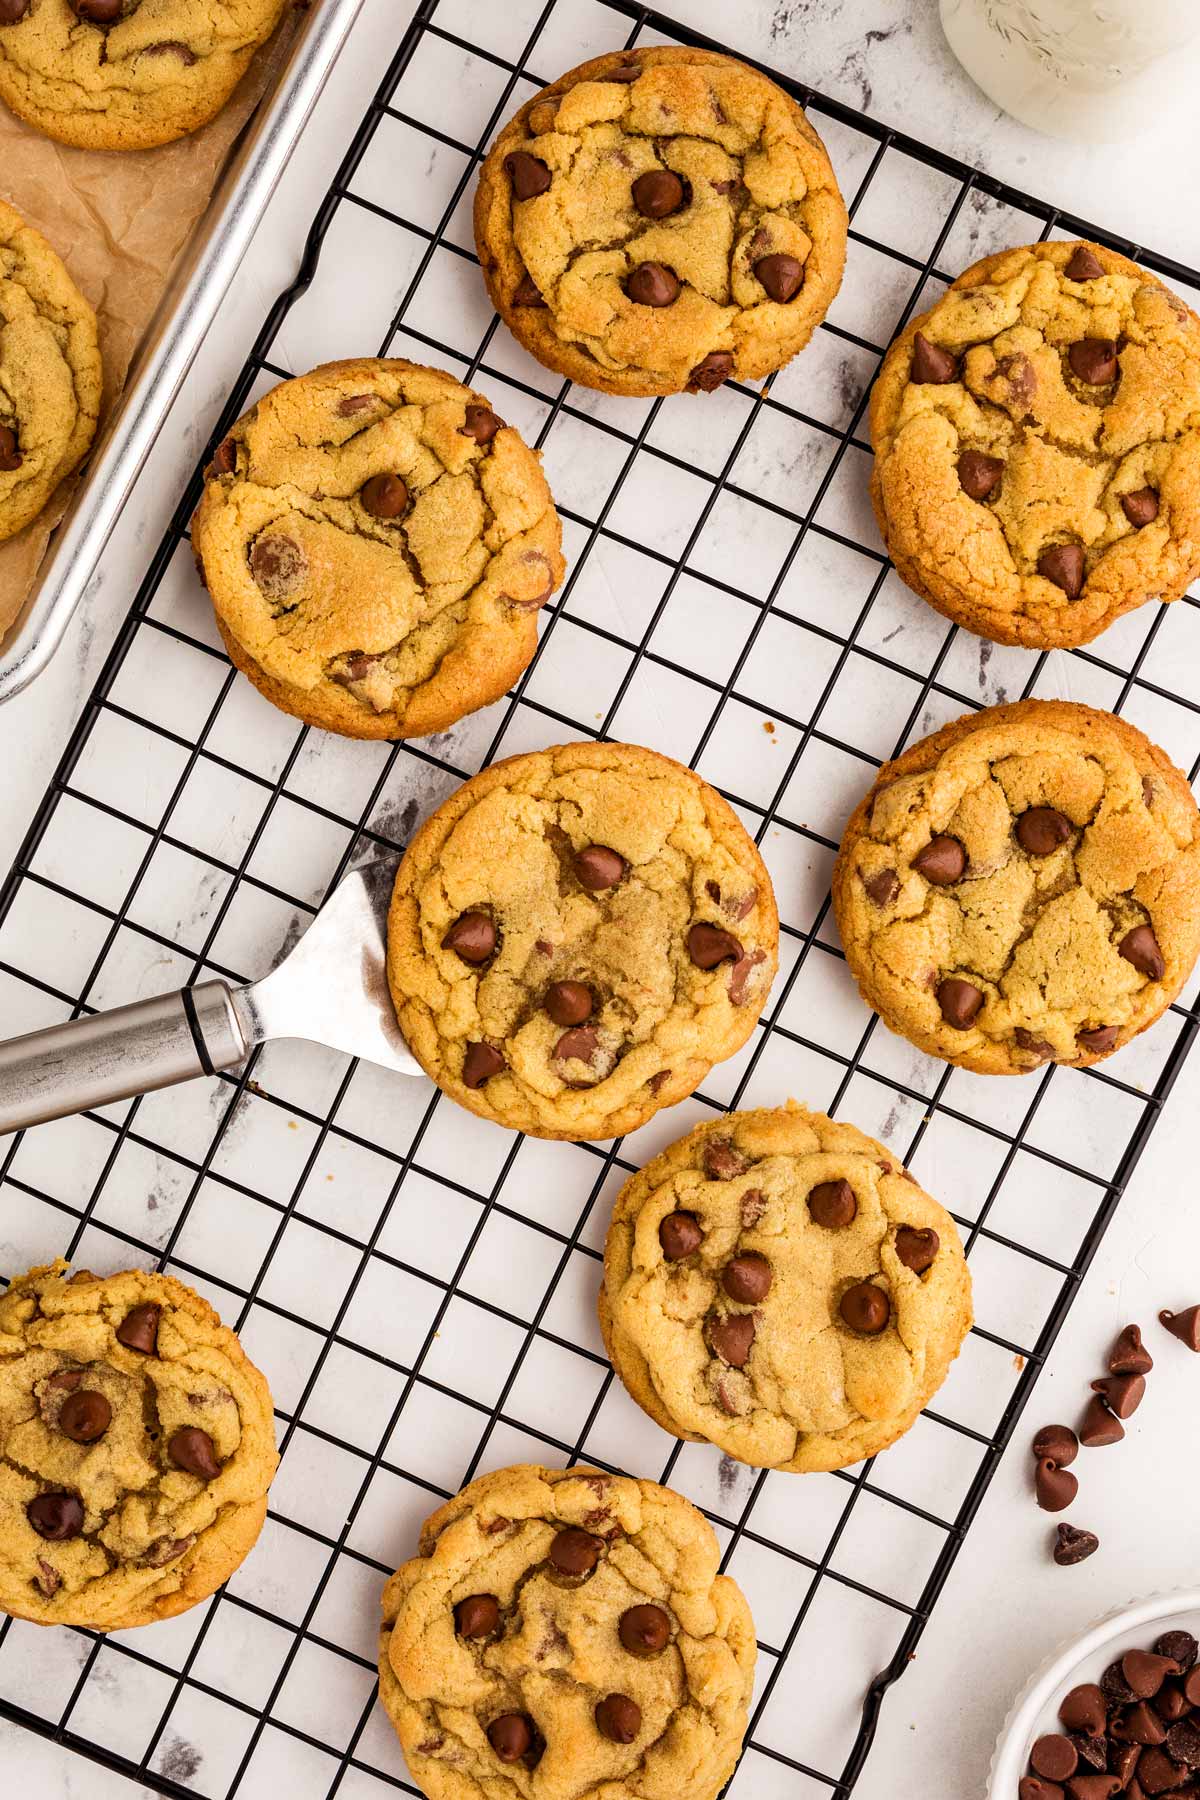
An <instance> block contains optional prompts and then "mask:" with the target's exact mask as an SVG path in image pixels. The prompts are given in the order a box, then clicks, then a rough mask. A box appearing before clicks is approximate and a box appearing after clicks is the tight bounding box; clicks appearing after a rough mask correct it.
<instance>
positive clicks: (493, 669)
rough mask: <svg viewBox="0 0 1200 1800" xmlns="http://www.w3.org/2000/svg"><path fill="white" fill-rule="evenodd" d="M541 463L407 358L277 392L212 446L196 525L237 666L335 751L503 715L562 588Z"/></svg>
mask: <svg viewBox="0 0 1200 1800" xmlns="http://www.w3.org/2000/svg"><path fill="white" fill-rule="evenodd" d="M561 543H562V527H561V526H560V524H559V520H558V514H557V513H556V512H555V510H554V502H553V500H552V499H551V498H550V490H549V488H548V487H547V486H546V478H545V476H544V475H543V474H542V465H541V459H540V457H539V456H538V455H536V454H535V452H534V451H532V450H530V449H529V447H528V446H527V445H526V444H525V442H524V440H523V439H522V438H521V437H520V436H519V434H518V433H517V432H516V431H514V430H513V428H512V427H511V426H509V425H506V424H505V423H504V421H503V420H502V419H501V418H500V417H499V416H498V414H496V413H494V412H493V411H492V409H491V407H490V406H489V405H488V403H487V401H486V400H485V399H484V397H483V395H482V394H478V393H476V392H475V391H474V390H473V389H472V388H467V387H463V386H462V384H461V383H460V382H458V381H456V380H455V379H454V377H453V376H452V375H447V374H445V373H444V372H443V371H442V370H441V369H426V368H422V367H421V365H420V364H418V363H410V362H403V361H401V360H399V359H392V360H388V361H384V360H373V359H369V358H364V359H362V360H360V361H356V362H338V363H326V364H325V365H324V366H323V367H322V368H319V369H314V370H313V371H312V373H311V374H308V375H301V376H299V377H298V378H297V379H295V380H293V381H285V382H283V383H282V384H281V385H280V386H279V387H277V388H274V389H272V391H271V392H270V393H269V394H266V395H264V397H263V398H262V399H261V400H260V401H259V402H258V403H257V405H256V406H254V407H252V408H251V410H250V411H249V412H248V413H246V414H245V415H244V417H243V418H241V419H239V420H238V422H237V424H236V425H235V426H234V428H233V430H232V432H231V433H230V435H229V436H228V437H227V438H225V439H224V441H223V442H222V443H221V444H219V445H218V447H217V451H216V455H215V456H214V458H213V461H212V464H211V466H210V467H209V470H208V475H207V481H206V485H205V489H204V494H203V497H202V499H201V501H200V505H199V506H198V507H197V509H196V516H195V519H194V520H193V523H192V546H193V549H194V551H195V554H196V563H197V567H198V568H199V570H200V574H201V579H202V580H203V581H204V582H205V584H206V586H207V587H208V590H209V592H210V594H211V596H212V602H213V606H214V608H215V609H216V614H217V624H218V625H219V626H220V629H221V636H222V637H223V638H224V640H225V644H226V648H227V649H228V651H229V654H230V656H231V657H232V658H233V661H234V662H235V663H236V665H237V667H238V668H239V669H241V670H242V672H243V674H246V675H249V677H250V679H251V681H253V683H254V685H255V687H257V688H258V689H259V691H260V692H261V693H263V694H265V695H266V697H267V699H268V700H270V701H272V702H273V703H274V704H275V705H276V706H278V707H280V708H282V710H283V711H284V712H287V713H292V714H294V715H295V717H296V718H298V719H303V720H304V721H305V722H306V723H307V724H309V725H318V726H320V727H322V728H323V729H324V730H326V731H338V732H341V733H343V735H345V736H346V737H358V738H410V737H422V736H424V735H425V734H426V733H427V732H431V731H442V730H444V729H445V728H446V726H448V725H452V724H453V723H454V721H455V720H456V719H461V718H462V716H463V714H464V713H469V712H473V711H475V709H476V708H477V707H480V706H486V705H488V704H489V703H490V702H491V701H493V700H497V699H499V697H500V696H501V694H503V693H504V692H505V691H506V689H508V688H509V687H510V686H511V685H512V683H513V682H514V681H515V680H516V679H517V677H518V676H519V675H520V674H521V672H522V670H523V669H524V668H525V667H526V665H527V664H528V662H529V659H530V657H531V656H532V655H533V652H534V650H535V649H536V647H537V615H538V612H539V610H540V608H541V607H542V606H544V604H545V603H546V601H547V600H548V599H549V598H550V596H551V594H552V593H553V592H554V590H555V588H556V587H557V586H558V585H559V583H560V582H561V580H562V577H563V570H564V567H565V565H564V563H563V558H562V550H561Z"/></svg>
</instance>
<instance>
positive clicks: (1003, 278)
mask: <svg viewBox="0 0 1200 1800" xmlns="http://www.w3.org/2000/svg"><path fill="white" fill-rule="evenodd" d="M871 437H872V441H873V443H874V446H875V472H874V478H873V481H872V495H873V498H874V502H875V512H876V516H877V517H878V520H879V528H880V530H881V531H882V533H883V536H884V541H885V542H886V544H887V547H888V551H889V553H890V555H891V558H892V561H893V562H894V563H895V565H896V569H897V571H898V573H899V574H900V575H901V576H902V577H903V578H904V580H905V581H906V582H907V583H908V585H909V587H911V588H913V589H915V591H916V592H917V593H918V594H920V595H922V597H923V598H924V599H926V600H928V601H929V602H930V603H931V605H933V606H935V607H936V608H937V609H938V611H939V612H942V613H945V614H946V616H947V617H948V618H951V619H954V620H956V621H957V623H958V624H960V625H965V626H966V627H967V629H968V630H969V631H976V632H978V633H979V634H980V636H982V637H988V638H993V639H995V641H996V642H997V643H1001V644H1025V645H1029V646H1032V647H1034V648H1039V649H1040V648H1044V647H1047V646H1054V645H1070V644H1086V643H1088V642H1089V641H1090V640H1091V639H1092V638H1094V637H1095V636H1096V635H1097V634H1098V633H1099V632H1101V631H1103V630H1104V629H1105V627H1106V626H1108V625H1111V624H1112V623H1113V621H1114V619H1119V618H1120V617H1121V615H1122V613H1126V612H1129V611H1130V610H1131V609H1132V608H1133V607H1135V606H1141V605H1142V604H1143V602H1144V601H1146V600H1177V599H1178V598H1179V596H1180V595H1181V594H1182V593H1183V592H1184V590H1185V589H1186V588H1187V586H1188V583H1189V582H1190V581H1191V580H1192V578H1193V577H1194V576H1195V575H1196V574H1197V573H1198V572H1200V319H1197V317H1196V315H1195V314H1194V313H1193V312H1191V311H1189V309H1188V308H1187V307H1186V306H1185V305H1184V304H1183V301H1182V300H1180V299H1178V298H1177V297H1176V295H1174V294H1173V293H1171V292H1170V290H1169V289H1168V288H1165V287H1164V286H1163V284H1162V282H1161V281H1158V280H1157V279H1156V278H1155V277H1154V276H1153V275H1150V274H1148V273H1147V272H1146V271H1145V270H1144V269H1139V268H1138V266H1137V264H1136V263H1132V262H1129V261H1128V260H1127V259H1126V258H1125V257H1123V256H1118V255H1117V253H1116V252H1115V251H1113V250H1106V249H1104V248H1103V246H1102V245H1100V244H1082V243H1076V244H1032V245H1030V246H1029V247H1028V248H1026V249H1019V250H1005V251H1002V252H1001V253H1000V254H999V255H997V256H989V257H987V258H986V259H985V260H984V261H983V262H979V263H976V264H975V265H974V267H973V268H970V269H968V270H966V272H965V273H964V274H962V275H960V276H959V278H958V280H957V281H956V282H955V283H954V285H953V287H951V288H950V289H949V291H948V292H947V293H946V294H945V295H944V296H943V298H942V299H941V300H939V301H938V303H937V305H936V306H934V307H933V308H932V309H931V311H929V312H927V313H925V314H923V315H922V317H921V318H919V319H916V320H914V322H913V323H912V324H911V325H910V326H909V327H908V329H907V330H906V331H905V332H904V333H903V334H902V336H901V337H899V338H898V339H897V340H896V342H895V343H894V344H893V345H892V347H891V349H890V350H889V351H888V354H887V358H886V360H885V362H884V365H883V369H882V370H881V372H880V375H879V379H878V381H877V382H876V383H875V390H874V393H873V395H872V398H871Z"/></svg>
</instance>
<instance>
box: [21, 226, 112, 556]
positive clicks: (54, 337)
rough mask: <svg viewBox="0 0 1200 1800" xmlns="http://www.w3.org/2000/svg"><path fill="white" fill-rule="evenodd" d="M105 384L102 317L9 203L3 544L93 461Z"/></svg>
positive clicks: (55, 257) (53, 253)
mask: <svg viewBox="0 0 1200 1800" xmlns="http://www.w3.org/2000/svg"><path fill="white" fill-rule="evenodd" d="M100 382H101V370H100V347H99V343H98V340H97V337H96V315H95V313H94V312H93V311H92V309H91V307H90V306H89V305H88V303H87V301H86V300H85V299H84V297H83V295H82V294H81V293H80V292H79V289H78V288H77V287H76V286H75V283H74V282H73V281H72V280H71V277H70V276H69V275H68V274H67V271H66V269H65V268H64V267H63V265H62V263H61V262H60V261H59V259H58V256H57V255H56V254H55V252H54V251H53V250H52V249H51V248H50V245H49V244H48V243H47V242H46V240H45V238H44V237H43V236H42V234H41V232H40V231H35V230H34V229H33V227H32V226H31V225H27V224H26V223H25V221H24V219H22V217H21V215H20V214H19V213H17V212H14V210H13V208H12V207H11V206H7V205H6V204H5V203H4V201H3V200H0V542H3V540H4V539H5V538H10V537H13V536H14V535H15V534H16V533H17V532H18V531H20V530H21V528H22V526H25V525H28V524H29V522H30V520H32V519H36V517H37V515H38V514H39V513H40V512H41V511H42V508H43V507H44V506H45V505H46V503H47V501H48V500H49V499H50V496H51V495H52V494H53V492H54V490H55V488H56V487H57V486H58V484H59V482H60V481H63V480H65V478H66V477H67V476H68V475H70V474H71V472H72V470H74V469H76V468H78V466H79V464H80V463H81V462H82V461H83V458H84V457H85V456H86V455H87V452H88V450H89V448H90V447H91V442H92V439H93V437H94V436H95V434H96V420H97V418H98V416H99V413H100Z"/></svg>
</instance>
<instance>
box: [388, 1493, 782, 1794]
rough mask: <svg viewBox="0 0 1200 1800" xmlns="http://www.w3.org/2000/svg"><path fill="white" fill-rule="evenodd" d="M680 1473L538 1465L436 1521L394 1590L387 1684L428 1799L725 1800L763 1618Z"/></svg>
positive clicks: (391, 1713) (455, 1503)
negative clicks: (626, 1798)
mask: <svg viewBox="0 0 1200 1800" xmlns="http://www.w3.org/2000/svg"><path fill="white" fill-rule="evenodd" d="M719 1566H720V1564H719V1552H718V1547H717V1539H716V1535H715V1533H714V1532H713V1530H712V1527H711V1526H710V1525H709V1524H708V1522H707V1520H706V1519H704V1518H703V1517H702V1515H701V1514H700V1513H699V1512H697V1510H696V1508H695V1507H694V1506H692V1505H691V1503H690V1502H689V1501H687V1500H684V1499H683V1498H681V1496H680V1495H679V1494H675V1493H672V1491H671V1490H670V1488H663V1487H659V1486H657V1485H656V1483H654V1482H653V1481H632V1480H629V1479H628V1478H627V1477H624V1476H616V1475H602V1474H600V1473H599V1472H597V1471H593V1470H589V1469H539V1468H535V1467H533V1466H532V1465H529V1464H526V1465H522V1466H518V1467H516V1468H511V1469H498V1470H496V1472H495V1473H494V1474H491V1475H483V1476H481V1477H480V1478H479V1480H477V1481H473V1482H472V1483H471V1485H470V1486H469V1487H466V1488H464V1489H463V1490H462V1492H461V1493H460V1494H458V1495H456V1496H455V1498H454V1499H453V1500H451V1501H449V1502H448V1503H447V1504H446V1505H445V1506H443V1507H441V1508H440V1509H439V1510H438V1511H437V1512H435V1513H434V1514H433V1516H432V1518H430V1519H427V1520H426V1521H425V1526H424V1529H423V1530H422V1532H421V1544H420V1554H419V1555H418V1556H416V1557H414V1558H413V1560H412V1561H411V1562H407V1563H404V1564H403V1565H402V1567H401V1568H399V1569H398V1570H397V1571H396V1573H395V1574H394V1575H393V1576H392V1578H391V1580H390V1581H389V1582H388V1584H387V1586H386V1587H385V1588H384V1591H383V1630H382V1632H381V1633H380V1639H379V1697H380V1700H381V1701H382V1703H383V1706H384V1710H385V1711H386V1713H387V1715H388V1717H389V1719H390V1720H391V1722H392V1724H393V1725H394V1726H395V1728H396V1731H397V1733H398V1735H399V1738H400V1742H401V1745H402V1746H403V1749H404V1754H405V1756H406V1757H407V1759H408V1766H409V1769H410V1771H411V1773H412V1778H413V1780H414V1781H415V1782H416V1784H417V1786H418V1787H419V1788H420V1790H421V1792H422V1793H423V1794H427V1795H429V1796H430V1800H500V1797H501V1796H505V1797H507V1796H510V1795H511V1796H516V1795H527V1796H534V1795H536V1796H537V1797H538V1800H583V1797H584V1796H592V1797H594V1800H602V1797H603V1800H609V1797H611V1800H617V1797H618V1796H623V1795H630V1796H632V1795H643V1796H646V1797H647V1800H649V1797H650V1796H664V1797H665V1796H679V1797H680V1800H683V1797H684V1796H686V1800H715V1796H716V1795H717V1793H719V1791H720V1789H721V1788H722V1786H723V1785H724V1783H725V1782H726V1781H727V1780H728V1779H729V1776H730V1775H731V1774H732V1772H733V1768H734V1764H735V1763H736V1762H737V1758H738V1752H739V1750H740V1749H741V1744H742V1739H743V1737H744V1736H745V1731H746V1722H747V1716H748V1710H749V1702H750V1693H751V1687H752V1683H753V1678H754V1661H755V1654H756V1645H755V1639H754V1624H753V1621H752V1620H751V1617H750V1610H749V1608H748V1607H747V1605H746V1601H745V1599H744V1597H743V1595H742V1592H741V1590H740V1588H738V1587H737V1585H736V1584H735V1583H734V1582H733V1581H732V1580H731V1579H730V1578H729V1576H728V1575H721V1574H719V1573H718V1570H719Z"/></svg>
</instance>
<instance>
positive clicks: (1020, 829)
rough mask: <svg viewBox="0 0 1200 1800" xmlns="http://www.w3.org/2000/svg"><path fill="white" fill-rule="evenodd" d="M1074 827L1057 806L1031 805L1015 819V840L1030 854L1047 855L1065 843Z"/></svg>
mask: <svg viewBox="0 0 1200 1800" xmlns="http://www.w3.org/2000/svg"><path fill="white" fill-rule="evenodd" d="M1074 829H1075V828H1074V826H1073V825H1072V824H1071V821H1070V819H1068V817H1067V815H1066V813H1060V812H1059V810H1058V808H1057V807H1055V806H1031V807H1030V808H1029V810H1028V811H1027V812H1023V813H1022V814H1021V816H1020V818H1019V819H1018V820H1017V823H1016V835H1017V842H1018V844H1020V846H1021V848H1022V850H1025V851H1027V852H1028V854H1029V855H1030V856H1049V855H1050V854H1051V853H1052V852H1053V851H1055V850H1057V849H1058V848H1059V846H1060V844H1065V843H1066V841H1067V839H1068V838H1069V837H1070V835H1071V833H1072V831H1073V830H1074Z"/></svg>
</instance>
